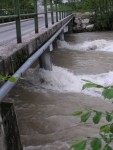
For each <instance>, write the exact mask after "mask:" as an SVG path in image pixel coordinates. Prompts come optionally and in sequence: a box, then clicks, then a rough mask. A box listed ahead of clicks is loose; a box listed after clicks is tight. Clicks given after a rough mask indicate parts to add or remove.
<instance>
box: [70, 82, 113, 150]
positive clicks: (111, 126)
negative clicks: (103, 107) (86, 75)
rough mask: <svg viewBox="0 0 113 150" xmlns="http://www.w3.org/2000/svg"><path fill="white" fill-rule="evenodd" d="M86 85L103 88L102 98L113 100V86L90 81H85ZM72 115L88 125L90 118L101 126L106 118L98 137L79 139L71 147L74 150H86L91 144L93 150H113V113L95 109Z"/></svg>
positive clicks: (85, 86)
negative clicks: (100, 123) (103, 118)
mask: <svg viewBox="0 0 113 150" xmlns="http://www.w3.org/2000/svg"><path fill="white" fill-rule="evenodd" d="M84 81H85V82H86V84H85V85H84V86H83V90H84V89H85V88H102V89H103V91H102V96H103V97H104V98H106V99H109V100H110V99H112V98H113V86H105V87H104V86H102V85H99V84H96V83H93V82H90V81H88V80H84ZM72 115H74V116H79V117H80V118H81V122H84V123H86V122H87V121H88V119H89V118H92V121H93V123H94V124H99V122H100V121H101V119H102V117H105V119H106V122H107V123H106V124H103V125H102V126H101V127H100V128H99V133H98V136H95V137H87V138H86V139H77V140H76V141H75V142H74V143H73V144H72V146H71V148H73V149H74V150H86V148H87V145H88V144H89V143H90V148H91V149H92V150H113V147H112V146H111V145H112V144H113V111H111V112H101V111H97V110H93V109H89V110H87V111H77V112H74V113H73V114H72Z"/></svg>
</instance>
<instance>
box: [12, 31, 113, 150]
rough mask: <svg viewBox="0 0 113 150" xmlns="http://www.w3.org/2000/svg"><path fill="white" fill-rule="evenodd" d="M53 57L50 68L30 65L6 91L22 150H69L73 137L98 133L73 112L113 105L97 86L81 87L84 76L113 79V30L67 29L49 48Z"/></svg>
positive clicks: (107, 82)
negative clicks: (62, 38) (55, 45)
mask: <svg viewBox="0 0 113 150" xmlns="http://www.w3.org/2000/svg"><path fill="white" fill-rule="evenodd" d="M52 62H53V71H51V72H49V71H45V70H42V69H39V67H38V64H37V66H36V65H35V67H33V68H30V69H29V70H28V71H27V72H26V74H25V77H24V79H23V80H21V81H20V82H19V83H18V84H17V86H16V87H15V88H14V89H13V90H12V92H11V93H10V94H9V99H13V100H14V101H15V107H16V112H17V116H18V124H19V129H20V134H21V140H22V144H23V146H24V150H69V147H70V144H71V143H73V141H74V139H75V138H77V137H82V138H83V137H87V136H95V135H97V133H98V126H95V125H93V123H92V121H90V122H88V123H87V124H86V125H83V124H81V123H79V122H80V119H79V118H78V117H74V116H72V115H71V114H72V112H74V111H77V110H85V109H87V108H94V109H97V110H102V111H107V110H112V108H113V104H112V103H111V101H108V100H104V99H103V98H102V97H101V90H97V89H90V90H89V89H88V90H84V91H82V90H81V89H82V86H83V84H84V82H83V81H82V79H88V80H91V81H93V82H95V83H99V84H102V85H111V84H113V32H100V33H99V32H94V33H78V34H69V35H68V34H67V35H66V36H65V41H64V42H62V41H58V49H57V50H55V51H53V52H52ZM103 122H104V118H103V119H102V123H103Z"/></svg>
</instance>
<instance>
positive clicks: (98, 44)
mask: <svg viewBox="0 0 113 150" xmlns="http://www.w3.org/2000/svg"><path fill="white" fill-rule="evenodd" d="M58 46H59V48H66V49H70V50H78V51H89V50H95V51H106V52H113V41H111V40H109V41H108V40H104V39H100V40H93V41H85V42H83V43H79V44H69V43H68V42H66V41H60V40H58Z"/></svg>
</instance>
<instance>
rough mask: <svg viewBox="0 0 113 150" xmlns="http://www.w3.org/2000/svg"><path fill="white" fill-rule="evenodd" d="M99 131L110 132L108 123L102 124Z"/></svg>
mask: <svg viewBox="0 0 113 150" xmlns="http://www.w3.org/2000/svg"><path fill="white" fill-rule="evenodd" d="M100 132H104V133H109V132H110V126H109V125H103V126H101V127H100Z"/></svg>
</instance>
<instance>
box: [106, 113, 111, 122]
mask: <svg viewBox="0 0 113 150" xmlns="http://www.w3.org/2000/svg"><path fill="white" fill-rule="evenodd" d="M112 119H113V117H112V115H111V114H110V113H109V112H106V120H107V121H108V122H110V121H112Z"/></svg>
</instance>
